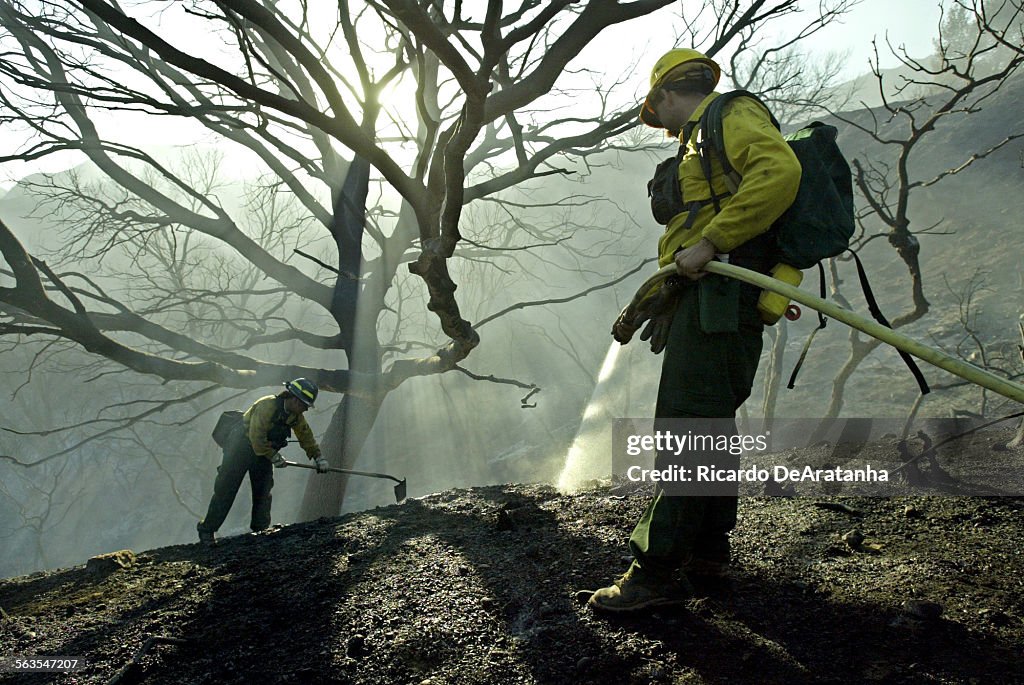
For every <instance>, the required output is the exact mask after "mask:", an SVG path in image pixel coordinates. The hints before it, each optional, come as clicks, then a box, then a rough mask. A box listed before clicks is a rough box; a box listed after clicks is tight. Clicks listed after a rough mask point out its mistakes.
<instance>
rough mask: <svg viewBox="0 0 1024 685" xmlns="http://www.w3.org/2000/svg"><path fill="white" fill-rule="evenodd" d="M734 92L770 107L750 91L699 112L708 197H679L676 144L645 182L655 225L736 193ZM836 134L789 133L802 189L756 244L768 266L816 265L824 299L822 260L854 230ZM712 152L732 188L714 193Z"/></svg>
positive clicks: (821, 323)
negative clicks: (730, 132)
mask: <svg viewBox="0 0 1024 685" xmlns="http://www.w3.org/2000/svg"><path fill="white" fill-rule="evenodd" d="M737 97H748V98H751V99H752V100H754V101H756V102H758V103H760V104H761V105H762V106H763V107H764V108H765V109H768V106H767V105H765V104H764V103H763V102H761V99H760V98H758V97H757V96H756V95H754V94H753V93H750V92H748V91H745V90H734V91H731V92H728V93H723V94H722V95H719V96H718V97H717V98H715V99H714V100H712V101H711V103H710V104H709V105H708V106H707V108H706V109H705V110H704V113H703V114H701V117H700V121H699V125H700V131H701V134H700V135H701V140H700V141H699V142H698V143H696V148H697V154H698V156H699V158H700V165H701V170H702V171H703V172H704V178H705V179H707V182H708V188H709V189H710V191H711V198H710V199H708V200H703V201H694V202H689V203H687V202H686V201H685V199H684V198H683V197H682V192H681V190H680V187H679V163H680V162H681V161H682V157H683V155H684V154H685V152H686V144H685V143H684V144H682V145H680V146H679V151H678V152H677V153H676V155H675V157H670V158H669V159H666V160H664V161H663V162H661V163H660V164H659V165H658V166H657V168H656V169H655V174H654V178H652V179H651V180H650V181H649V182H648V183H647V194H648V195H649V196H650V198H651V212H652V213H653V214H654V219H655V221H657V222H658V223H660V224H662V225H667V224H668V222H669V221H671V219H672V218H673V217H674V216H676V215H678V214H682V213H683V212H688V213H689V214H688V216H687V219H686V223H687V225H690V224H692V223H693V222H694V220H695V219H696V216H697V212H698V211H700V209H701V208H702V207H704V206H706V205H709V204H713V205H714V206H715V211H716V212H719V211H721V200H722V199H724V198H726V197H728V196H729V195H731V194H732V193H734V192H736V189H737V188H738V187H739V184H740V181H741V180H742V177H741V176H740V174H739V172H737V171H736V170H735V169H734V168H733V167H732V164H731V163H730V162H729V157H728V155H726V153H725V139H724V137H723V127H722V110H723V109H724V108H725V106H726V105H727V104H728V103H729V102H730V101H732V100H733V99H735V98H737ZM769 116H770V117H771V121H772V125H774V126H775V128H777V129H781V127H780V126H779V122H778V120H777V119H776V118H775V116H774V115H772V114H771V111H770V110H769ZM684 132H685V135H684V138H683V139H684V140H686V141H688V140H689V138H690V133H691V130H684ZM838 135H839V131H838V130H837V129H836V127H835V126H830V125H828V124H824V123H822V122H820V121H815V122H812V123H811V124H808V125H807V126H805V127H803V128H801V129H800V130H798V131H796V132H794V133H791V134H789V135H787V136H785V139H786V142H787V143H789V147H790V148H791V149H792V150H793V153H794V154H795V155H796V158H797V160H798V161H799V162H800V168H801V174H800V187H799V188H798V190H797V194H796V198H795V199H794V200H793V204H791V205H790V206H789V208H788V209H787V210H786V211H785V212H783V214H782V216H780V217H779V218H778V219H776V220H775V223H773V224H772V225H771V228H769V229H768V231H767V232H766V233H765V236H764V238H763V239H762V240H761V241H759V242H758V246H757V247H758V248H759V249H764V251H765V252H766V253H767V254H765V255H764V256H765V257H767V263H769V264H775V263H778V262H782V263H784V264H789V265H790V266H793V267H796V268H797V269H809V268H811V267H813V266H815V265H816V266H817V267H818V274H819V289H820V296H821V298H822V299H824V298H825V270H824V268H823V267H822V265H821V261H822V260H824V259H828V258H830V257H836V256H838V255H840V254H842V253H843V252H845V251H846V250H848V249H849V247H850V238H851V237H852V236H853V232H854V229H855V222H854V219H853V178H852V174H851V173H850V165H849V163H847V161H846V158H845V157H843V153H842V151H840V149H839V145H838V144H837V143H836V138H837V137H838ZM711 151H714V154H715V156H716V157H718V161H719V162H720V163H721V165H722V170H723V171H724V172H725V178H726V186H727V187H728V188H729V192H727V193H724V194H722V195H717V194H715V190H714V187H713V186H712V185H711ZM851 254H852V255H853V258H854V261H855V262H856V264H857V272H858V276H859V278H860V282H861V287H862V288H863V290H864V297H865V299H866V300H867V303H868V308H869V310H870V311H871V314H872V316H874V318H875V320H876V321H878V322H879V323H880V324H882V325H883V326H887V327H889V328H892V326H891V325H890V324H889V321H888V320H887V319H886V318H885V316H884V315H883V314H882V312H881V310H880V309H879V308H878V304H877V303H876V301H875V298H874V295H873V293H872V292H871V286H870V284H869V283H868V280H867V274H866V272H865V271H864V266H863V264H861V261H860V258H859V257H858V256H857V254H856V253H855V252H852V251H851ZM825 322H826V319H825V317H824V315H823V314H821V313H819V314H818V328H817V329H815V331H814V332H813V333H812V334H811V336H810V338H809V339H808V340H807V343H806V344H805V345H804V349H803V352H802V353H801V355H800V359H799V361H798V362H797V364H796V367H795V368H794V369H793V373H792V375H791V376H790V379H789V383H788V387H790V388H792V387H793V384H794V382H795V380H796V375H797V372H798V371H799V370H800V367H801V366H802V365H803V361H804V357H805V355H806V354H807V349H808V347H810V344H811V340H813V339H814V334H815V333H817V331H818V330H821V329H822V328H824V327H825ZM898 352H899V355H900V357H901V358H902V359H903V361H904V363H906V365H907V367H908V368H909V369H910V372H911V373H912V374H913V375H914V378H915V380H917V384H918V386H919V388H920V389H921V394H922V395H926V394H928V392H929V391H930V390H929V388H928V383H927V382H926V381H925V379H924V375H923V374H922V373H921V370H920V369H919V368H918V367H917V364H916V363H915V362H914V360H913V359H912V358H911V357H910V355H909V354H907V353H906V352H903V351H902V350H898Z"/></svg>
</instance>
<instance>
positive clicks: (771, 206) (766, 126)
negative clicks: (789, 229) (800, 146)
mask: <svg viewBox="0 0 1024 685" xmlns="http://www.w3.org/2000/svg"><path fill="white" fill-rule="evenodd" d="M719 95H720V93H711V94H710V95H708V96H707V97H706V98H704V100H703V101H702V102H701V103H700V105H698V107H697V109H696V110H695V111H694V113H693V115H692V116H691V117H690V119H689V122H692V123H694V124H696V122H698V121H699V120H700V117H701V114H703V113H704V110H705V109H707V106H708V105H709V104H711V102H712V101H713V100H714V99H715V98H716V97H718V96H719ZM687 128H690V126H686V127H684V129H687ZM692 128H693V131H692V133H691V135H690V139H689V140H686V141H684V140H682V135H683V134H680V143H686V145H687V150H686V153H685V155H684V156H683V160H682V162H680V164H679V185H680V187H681V189H682V193H683V202H684V203H685V204H687V205H689V204H690V203H691V202H694V201H707V200H710V199H711V191H710V189H709V188H708V182H707V179H706V178H705V177H704V172H703V171H702V170H701V167H700V158H699V157H698V155H697V150H696V148H695V146H694V142H695V141H697V140H698V139H699V138H698V136H699V131H700V127H699V126H696V125H695V126H693V127H692ZM722 132H723V134H722V137H723V138H724V139H725V152H726V155H727V156H728V157H729V162H730V163H731V164H732V166H733V168H734V169H735V170H736V171H737V172H738V173H739V174H740V175H741V176H742V177H743V179H742V181H741V182H740V185H739V187H738V188H737V189H736V192H735V194H733V195H730V196H727V197H725V198H724V199H722V200H721V203H720V205H721V208H722V211H721V212H719V213H718V214H716V213H715V207H714V205H713V204H712V203H708V204H707V205H705V206H704V207H702V208H701V209H700V211H698V213H697V215H696V219H695V221H694V222H693V224H692V225H691V226H690V227H689V228H686V227H685V226H684V224H685V223H686V220H687V215H688V212H684V213H682V214H678V215H676V216H675V217H674V218H673V219H672V220H671V221H669V223H668V226H666V227H665V233H664V235H662V237H661V239H660V240H659V241H658V264H659V266H666V265H668V264H671V263H672V260H673V256H674V254H675V252H676V251H677V250H678V249H679V248H681V247H690V246H691V245H694V244H695V243H697V242H699V241H700V239H701V238H707V239H708V240H710V241H711V242H712V243H714V245H715V248H717V251H718V252H720V253H721V252H731V251H732V250H734V249H735V248H737V247H738V246H740V245H742V244H743V243H745V242H746V241H748V240H750V239H751V238H753V237H754V236H756V235H759V234H761V233H764V232H765V231H767V230H768V229H769V228H770V227H771V225H772V224H773V223H774V222H775V220H776V219H778V218H779V217H780V216H781V215H782V213H783V212H785V211H786V209H787V208H789V206H790V205H791V204H792V203H793V199H794V198H795V197H796V193H797V189H798V187H799V185H800V162H799V161H797V158H796V155H795V154H793V150H791V149H790V147H789V144H788V143H786V141H785V140H784V139H783V137H782V134H780V133H779V131H778V129H776V128H775V127H774V126H773V125H772V122H771V119H770V117H769V114H768V110H766V109H765V108H764V107H762V106H761V105H760V104H758V103H757V102H755V101H754V100H751V99H750V98H736V99H734V100H733V101H731V102H730V103H728V104H727V105H726V106H725V109H724V111H723V113H722ZM710 157H711V182H712V185H713V187H714V190H715V194H716V195H723V194H726V193H728V192H729V188H728V186H727V185H726V181H725V174H724V173H723V171H722V165H721V163H720V162H719V161H718V158H717V154H716V153H714V152H712V153H711V155H710Z"/></svg>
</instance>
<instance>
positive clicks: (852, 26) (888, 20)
mask: <svg viewBox="0 0 1024 685" xmlns="http://www.w3.org/2000/svg"><path fill="white" fill-rule="evenodd" d="M699 4H700V3H699V2H695V1H694V0H680V2H679V4H678V5H676V6H673V7H672V8H671V11H670V12H669V14H668V16H678V13H679V11H680V9H682V11H688V10H689V8H692V7H695V6H699ZM802 4H803V5H804V6H805V7H808V8H809V9H808V11H810V10H812V9H813V8H815V7H816V6H817V2H816V0H811V1H808V2H803V3H802ZM665 16H666V15H665V14H660V15H658V16H655V17H646V18H644V19H641V20H637V21H635V22H631V23H627V24H624V25H623V26H622V28H621V29H614V28H613V29H611V30H609V31H606V32H605V33H604V34H602V35H601V36H599V37H598V40H597V41H596V42H595V44H594V45H592V46H590V47H589V48H588V50H587V52H585V53H584V55H585V56H586V60H587V66H589V67H591V68H593V69H597V70H600V71H605V72H607V73H608V74H610V75H613V76H618V75H619V74H621V73H622V72H623V71H624V70H625V69H626V68H627V67H628V65H630V64H637V65H639V68H640V69H641V72H642V73H641V74H640V75H639V76H638V78H637V82H638V91H639V90H640V89H641V88H642V87H643V85H644V83H643V82H644V81H646V72H644V71H643V70H644V69H646V67H645V65H646V64H647V63H648V62H650V61H652V60H654V59H656V58H657V56H658V55H660V54H661V53H662V52H664V51H665V50H667V49H669V48H671V47H672V46H673V44H674V43H675V40H676V32H677V30H678V29H679V27H678V25H677V24H678V22H673V21H666V20H665ZM938 20H939V9H938V3H937V2H936V1H934V0H899V1H897V0H862V2H861V3H860V4H859V5H857V6H856V7H855V8H854V9H853V10H852V11H851V12H850V13H849V14H848V15H847V17H846V19H845V20H844V22H843V23H842V24H841V25H834V26H830V27H828V28H826V29H823V30H822V31H820V32H819V33H817V34H815V35H813V36H811V37H810V38H808V39H806V42H805V43H804V44H803V45H804V47H805V49H806V50H807V51H808V53H809V54H810V55H811V57H812V58H813V57H814V56H815V55H821V54H824V53H827V52H829V51H844V50H849V51H850V57H849V60H848V66H847V68H846V70H845V72H844V74H843V76H844V77H845V78H848V79H852V78H855V77H857V76H859V75H862V74H865V73H867V71H868V59H869V57H870V56H871V54H872V52H871V40H872V38H873V37H878V38H879V42H880V44H881V43H883V41H884V38H885V37H886V35H888V36H889V38H890V40H891V41H892V43H893V45H894V46H899V45H904V46H905V47H906V49H907V51H908V53H909V54H910V55H912V56H918V57H923V56H926V55H927V54H929V53H930V52H931V50H932V39H933V37H934V36H935V35H936V26H937V24H938ZM802 22H803V18H802V17H800V16H799V15H798V16H796V17H792V18H786V19H784V20H781V21H779V22H777V23H776V24H775V25H776V26H779V27H782V30H788V31H795V30H798V29H799V27H800V26H801V25H802ZM661 46H664V48H662V47H661ZM695 47H699V46H695ZM880 58H881V65H882V67H883V68H888V67H892V66H895V65H896V64H897V62H896V59H895V58H894V57H892V56H891V55H890V54H889V51H888V49H886V48H885V47H884V45H881V46H880ZM136 119H137V121H124V122H119V123H118V125H117V128H118V131H119V135H120V141H121V142H124V143H127V144H129V145H143V146H144V145H147V144H152V143H153V142H154V136H153V131H152V130H151V127H150V126H151V125H142V119H141V118H136ZM194 131H195V129H194V128H193V127H191V126H183V125H176V124H174V123H173V122H170V121H168V120H167V119H164V120H162V121H161V130H160V136H159V139H160V142H161V143H162V144H166V145H185V144H189V143H191V142H192V140H191V137H192V136H193V135H194V133H193V132H194ZM19 143H20V137H19V135H17V134H15V133H12V131H10V130H3V129H0V154H10V153H12V152H13V151H14V150H15V149H17V148H18V147H20V145H19ZM76 160H77V158H76V157H74V156H72V154H71V153H67V154H62V155H59V156H55V157H52V158H48V159H44V160H41V161H38V162H33V163H21V162H12V163H7V164H3V165H0V190H6V189H8V188H10V187H11V186H12V185H14V183H15V182H16V181H17V179H19V178H22V177H24V176H26V175H28V174H31V173H36V172H39V171H60V170H63V169H66V168H68V167H70V166H73V165H74V164H76V163H77V161H76Z"/></svg>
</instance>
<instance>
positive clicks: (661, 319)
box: [633, 276, 684, 354]
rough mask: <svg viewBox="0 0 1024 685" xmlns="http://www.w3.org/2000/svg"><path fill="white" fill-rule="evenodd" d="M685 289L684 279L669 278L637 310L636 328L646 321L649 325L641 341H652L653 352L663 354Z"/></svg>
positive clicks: (641, 332)
mask: <svg viewBox="0 0 1024 685" xmlns="http://www.w3.org/2000/svg"><path fill="white" fill-rule="evenodd" d="M683 287H684V284H683V281H682V278H680V277H679V276H669V277H668V278H666V279H665V282H664V283H662V284H661V287H660V288H659V289H658V292H657V293H655V294H654V295H652V296H651V297H649V298H648V299H647V300H645V301H644V302H642V303H641V304H640V307H638V308H637V316H636V318H635V319H634V320H633V323H634V324H635V327H636V328H639V327H640V326H641V325H643V323H644V322H645V321H646V322H647V325H646V326H644V329H643V330H642V331H640V339H641V340H650V341H651V352H653V353H654V354H661V351H662V350H664V349H665V344H666V343H667V342H668V332H669V329H671V327H672V318H673V317H674V316H675V314H676V305H678V304H679V294H680V292H682V289H683Z"/></svg>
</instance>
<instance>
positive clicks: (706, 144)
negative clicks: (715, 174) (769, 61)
mask: <svg viewBox="0 0 1024 685" xmlns="http://www.w3.org/2000/svg"><path fill="white" fill-rule="evenodd" d="M738 97H745V98H750V99H751V100H754V101H755V102H757V103H758V104H760V105H761V106H762V107H764V108H765V109H766V110H768V116H769V117H770V118H771V122H772V126H774V127H775V128H776V129H779V130H781V129H782V127H781V126H779V121H778V119H776V118H775V115H774V114H772V112H771V110H770V109H769V108H768V105H766V104H764V102H762V101H761V98H759V97H757V96H756V95H754V94H753V93H751V92H750V91H747V90H732V91H729V92H728V93H722V94H721V95H719V96H718V97H716V98H715V99H714V100H712V101H711V102H710V104H708V106H707V108H706V109H705V110H704V113H703V114H701V116H700V136H701V140H700V142H699V143H697V144H696V148H697V154H698V155H699V156H700V167H701V171H703V172H704V178H705V179H706V180H707V182H708V188H709V189H710V190H711V197H712V199H713V200H715V211H716V212H718V211H721V210H720V209H719V206H718V202H717V197H724V196H716V195H715V191H714V188H713V187H712V185H711V157H710V151H712V150H713V151H714V153H715V155H717V156H718V161H719V162H720V163H721V165H722V171H723V172H724V173H725V184H726V186H727V187H728V188H729V194H732V193H735V192H736V190H737V188H739V185H740V181H741V180H743V177H742V176H740V173H739V172H738V171H736V169H734V168H733V166H732V163H731V162H729V155H727V154H726V153H725V134H724V128H723V126H722V115H723V112H724V110H725V106H726V105H727V104H729V103H730V102H732V101H733V100H735V99H736V98H738Z"/></svg>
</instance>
